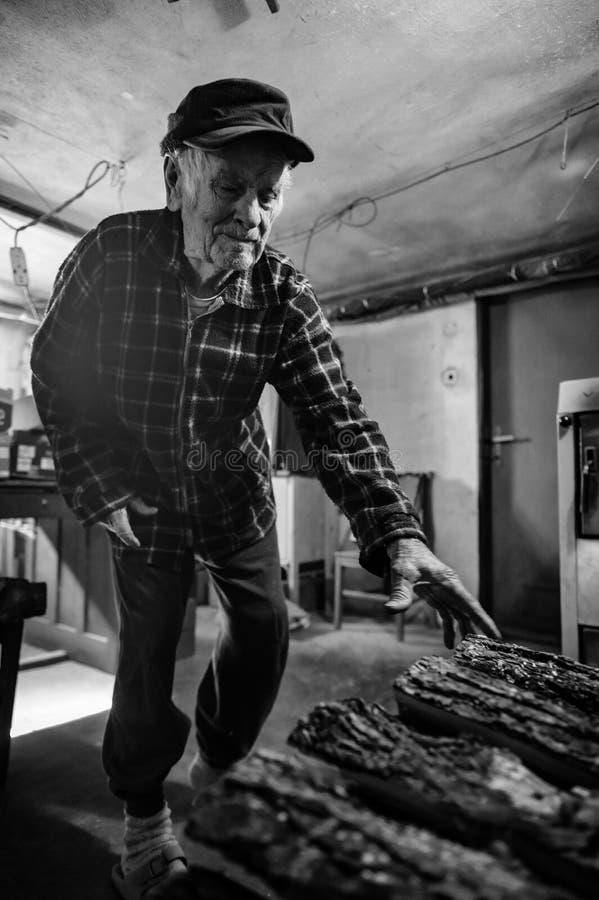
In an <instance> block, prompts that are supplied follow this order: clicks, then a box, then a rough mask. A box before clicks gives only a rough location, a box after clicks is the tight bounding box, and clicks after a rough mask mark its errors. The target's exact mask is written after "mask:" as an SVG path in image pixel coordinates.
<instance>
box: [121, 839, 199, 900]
mask: <svg viewBox="0 0 599 900" xmlns="http://www.w3.org/2000/svg"><path fill="white" fill-rule="evenodd" d="M177 860H180V861H181V862H182V863H183V865H184V866H185V869H181V867H180V866H173V863H175V862H176V861H177ZM186 871H187V860H186V859H185V854H184V853H183V851H182V849H181V847H180V846H179V844H178V843H176V842H174V843H171V844H167V846H166V847H164V849H163V850H161V851H160V852H159V853H158V854H157V855H156V856H155V857H153V859H151V860H149V862H147V863H145V864H144V865H143V866H140V867H139V869H134V870H133V871H132V872H129V874H128V875H125V874H124V873H123V870H122V868H121V864H120V863H117V865H116V866H114V868H113V870H112V883H113V884H114V886H115V888H116V889H117V891H118V892H119V894H120V895H121V897H123V898H124V900H140V898H142V897H147V898H148V900H149V898H150V897H152V896H154V894H153V889H154V888H157V887H159V886H160V887H161V886H162V885H163V884H164V882H165V881H169V880H171V879H173V880H174V879H175V878H177V877H181V876H182V875H184V874H185V872H186Z"/></svg>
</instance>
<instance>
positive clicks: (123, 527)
mask: <svg viewBox="0 0 599 900" xmlns="http://www.w3.org/2000/svg"><path fill="white" fill-rule="evenodd" d="M129 510H132V511H133V512H134V513H136V514H137V515H138V516H155V515H156V513H157V512H158V507H156V506H148V504H147V503H145V502H144V501H143V500H142V499H141V497H132V498H131V500H129V503H128V504H127V506H126V507H125V508H124V509H115V511H114V512H113V513H110V515H109V516H108V518H107V519H106V520H105V521H104V522H99V523H98V524H99V525H103V526H104V528H107V529H108V531H112V532H113V534H116V536H117V537H118V538H119V540H120V541H122V542H123V544H125V546H127V547H139V546H140V543H139V540H138V539H137V537H136V536H135V533H134V531H133V529H132V528H131V522H130V521H129Z"/></svg>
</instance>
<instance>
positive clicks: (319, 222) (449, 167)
mask: <svg viewBox="0 0 599 900" xmlns="http://www.w3.org/2000/svg"><path fill="white" fill-rule="evenodd" d="M597 107H599V100H595V101H593V102H592V103H589V104H587V105H586V106H584V107H581V108H580V109H567V110H566V112H565V113H564V115H563V116H562V117H561V119H559V121H556V122H553V123H552V124H551V125H549V126H547V127H546V128H543V129H541V130H540V131H537V132H535V134H532V135H530V136H529V137H527V138H523V139H522V140H519V141H515V142H514V143H512V144H509V145H508V146H507V147H502V148H501V149H499V150H492V151H490V152H488V153H483V154H480V155H479V156H476V157H474V158H473V159H467V160H465V161H463V162H455V163H451V162H449V163H445V164H444V165H443V166H441V167H439V168H437V169H434V170H433V171H432V172H429V173H427V174H426V175H421V176H419V177H418V178H415V179H414V180H413V181H410V182H408V183H407V184H403V185H397V186H395V187H392V188H389V189H388V190H386V191H381V192H379V193H377V194H371V195H370V196H368V197H361V198H359V200H352V201H351V202H350V203H348V204H346V205H345V206H343V207H341V208H340V209H338V210H335V211H334V212H330V213H321V214H320V215H319V216H317V218H316V219H315V220H314V222H313V223H312V225H311V226H310V227H308V228H304V229H298V230H297V231H295V232H289V233H287V234H285V233H283V234H281V235H279V236H278V237H277V241H278V243H285V242H288V241H296V240H301V239H303V238H305V239H306V246H305V248H304V259H303V266H302V268H303V270H304V271H305V269H306V264H307V260H308V253H309V251H310V247H311V244H312V241H313V239H314V237H315V236H316V235H317V234H320V232H322V231H324V230H325V229H327V228H329V227H330V226H331V225H333V224H334V223H335V222H336V223H337V225H338V227H341V225H348V224H350V223H349V222H348V221H345V220H344V216H346V215H347V214H348V213H350V214H351V212H352V210H353V209H354V208H355V207H356V205H357V204H360V203H366V202H368V203H371V204H372V206H373V209H374V210H375V213H374V215H373V217H372V218H371V219H369V220H368V222H366V223H362V224H355V223H354V226H353V227H365V226H366V225H367V224H368V225H369V224H370V223H371V222H372V221H374V219H375V218H376V204H377V201H380V200H386V199H388V198H389V197H394V196H396V195H398V194H402V193H404V192H406V191H409V190H412V189H413V188H415V187H419V186H420V185H422V184H426V183H427V182H429V181H433V180H434V179H436V178H440V177H441V176H442V175H447V174H448V173H449V172H457V171H458V170H460V169H465V168H467V167H468V166H473V165H476V164H478V163H480V162H485V161H487V160H490V159H494V158H496V157H498V156H502V155H503V154H505V153H510V152H511V151H512V150H517V149H519V148H520V147H525V146H526V145H527V144H531V143H533V142H534V141H538V140H540V139H541V138H543V137H545V135H547V134H550V133H551V132H552V131H555V129H556V128H560V127H561V126H562V125H563V124H564V122H568V121H569V120H570V119H572V118H574V117H575V116H580V115H582V114H583V113H586V112H590V111H591V110H593V109H596V108H597Z"/></svg>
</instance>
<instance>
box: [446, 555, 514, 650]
mask: <svg viewBox="0 0 599 900" xmlns="http://www.w3.org/2000/svg"><path fill="white" fill-rule="evenodd" d="M436 587H437V588H438V592H439V593H438V595H437V596H438V597H440V595H441V593H442V594H443V599H442V600H441V601H440V602H441V603H443V605H444V606H448V607H449V608H450V609H451V611H452V612H453V613H454V615H456V616H460V617H462V618H465V619H467V620H468V621H469V622H471V623H472V625H474V626H475V628H476V629H477V630H479V631H482V633H483V634H486V635H487V637H490V638H494V639H495V640H497V641H501V640H503V638H502V637H501V632H500V631H499V629H498V628H497V625H496V624H495V622H494V621H493V619H492V618H491V616H489V615H488V614H487V613H486V612H485V611H484V609H483V608H482V606H481V605H480V603H479V602H478V600H475V599H474V597H473V596H472V594H470V593H469V592H468V591H467V590H466V588H465V587H464V585H463V584H462V582H461V581H460V579H459V578H458V576H457V575H456V574H455V572H450V573H449V574H447V575H446V576H445V577H444V578H442V579H440V580H439V581H438V583H437V585H436Z"/></svg>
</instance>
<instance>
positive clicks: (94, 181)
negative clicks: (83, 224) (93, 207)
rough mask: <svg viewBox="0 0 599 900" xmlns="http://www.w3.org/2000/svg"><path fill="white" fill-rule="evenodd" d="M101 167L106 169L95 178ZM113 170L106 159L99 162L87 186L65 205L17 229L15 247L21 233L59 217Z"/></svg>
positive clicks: (87, 181) (89, 176) (92, 171)
mask: <svg viewBox="0 0 599 900" xmlns="http://www.w3.org/2000/svg"><path fill="white" fill-rule="evenodd" d="M101 166H104V169H103V171H102V173H101V175H98V176H96V177H95V178H94V175H95V172H96V170H97V169H99V168H100V167H101ZM112 168H113V164H112V163H109V162H108V161H107V160H105V159H101V160H100V161H99V162H97V163H96V165H95V166H94V167H93V169H92V170H91V172H90V173H89V175H88V176H87V178H86V180H85V184H84V185H83V187H82V188H81V190H80V191H78V192H77V193H76V194H74V195H73V196H72V197H69V199H68V200H65V201H64V203H61V204H59V205H58V206H55V207H54V209H51V210H49V212H47V213H43V214H42V215H41V216H37V217H36V218H35V219H32V220H31V222H27V223H26V224H25V225H21V226H20V227H19V228H17V229H15V247H16V246H17V239H18V235H19V234H20V233H21V231H25V229H26V228H31V227H32V226H33V225H39V224H40V222H45V221H46V219H49V218H50V217H51V216H55V215H57V213H60V212H62V211H63V209H66V208H67V206H70V205H71V203H74V202H75V200H78V199H79V198H80V197H83V195H84V194H85V193H87V191H89V190H90V189H91V188H93V187H95V186H96V185H97V184H99V183H100V182H101V181H102V179H104V178H106V176H107V175H108V173H109V172H110V171H111V169H112Z"/></svg>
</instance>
